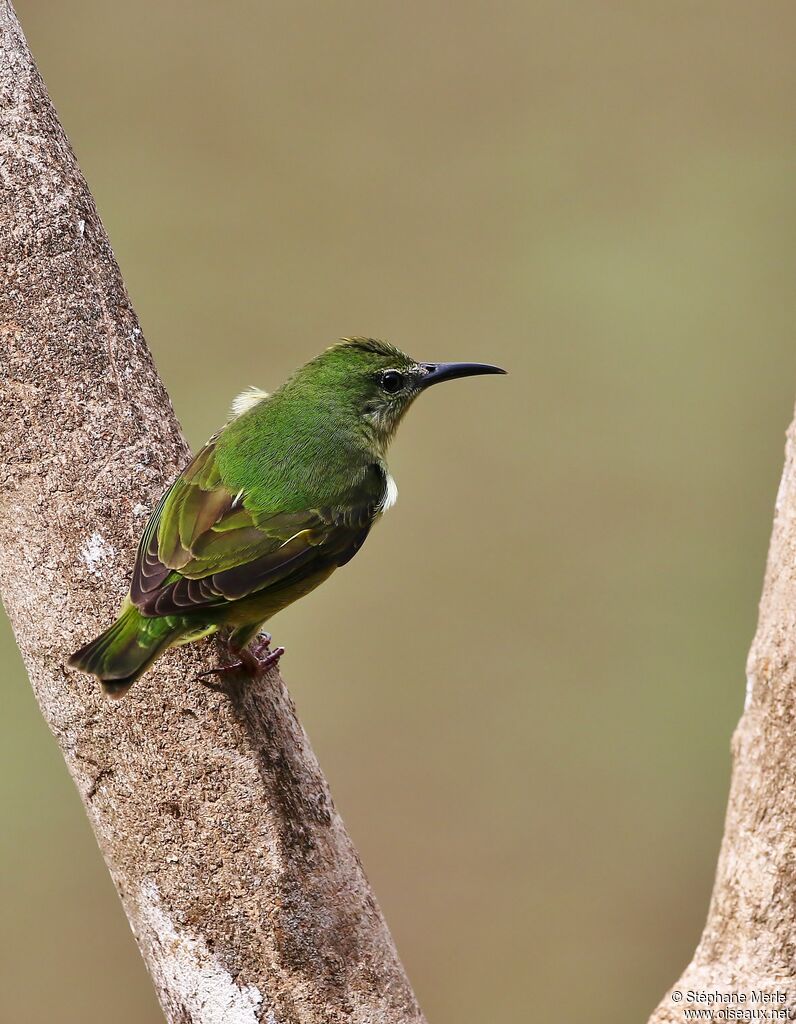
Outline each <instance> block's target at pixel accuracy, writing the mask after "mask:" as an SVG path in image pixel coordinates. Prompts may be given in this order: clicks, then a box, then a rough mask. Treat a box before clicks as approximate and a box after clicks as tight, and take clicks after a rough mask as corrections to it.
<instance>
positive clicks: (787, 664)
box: [651, 421, 796, 1024]
mask: <svg viewBox="0 0 796 1024" xmlns="http://www.w3.org/2000/svg"><path fill="white" fill-rule="evenodd" d="M732 753H733V773H732V784H731V787H730V797H729V805H728V808H727V817H726V821H725V830H724V839H723V842H722V847H721V853H720V855H719V863H718V868H717V872H716V881H715V884H714V889H713V896H712V899H711V902H710V909H709V911H708V920H707V924H706V926H705V930H704V932H703V933H702V938H701V940H700V943H699V946H698V947H697V950H696V953H695V954H694V958H693V960H692V961H691V963H690V964H689V965H688V967H686V969H685V971H684V973H683V975H682V977H681V978H680V979H679V981H677V983H676V984H675V985H674V986H673V987H672V988H671V989H670V990H669V991H668V992H667V993H666V995H665V996H664V998H663V1000H662V1002H661V1004H660V1005H659V1006H658V1008H657V1009H656V1011H655V1012H654V1013H653V1015H652V1017H651V1022H652V1024H668V1022H672V1024H674V1022H677V1024H682V1021H683V1020H684V1019H686V1018H685V1014H684V1011H687V1010H688V1009H691V1010H693V1009H694V1008H695V1004H694V1002H690V1001H689V992H692V993H697V994H699V993H701V992H707V993H710V992H715V991H716V990H719V991H720V992H723V993H725V994H727V996H728V1001H729V999H734V1000H735V999H736V996H734V995H733V993H735V994H742V995H743V996H745V997H746V998H745V1000H737V1002H734V1003H733V1004H732V1005H733V1008H734V1009H736V1010H738V1009H740V1010H741V1011H742V1010H749V1009H755V1008H756V1009H758V1010H760V1009H765V1008H766V1007H763V1006H761V1005H759V1003H760V1000H759V999H754V1000H753V998H752V992H753V991H755V990H756V991H758V992H759V991H764V992H767V993H768V994H769V995H772V994H774V993H778V995H777V996H775V1000H776V1001H775V1002H773V1003H770V1004H768V1009H769V1010H772V1011H776V1012H778V1013H782V1012H789V1013H790V1014H792V1016H778V1017H774V1018H772V1019H778V1020H786V1019H787V1020H792V1019H796V991H795V990H796V985H795V984H794V982H796V421H795V422H794V423H793V424H791V427H790V429H789V431H788V440H787V446H786V454H785V468H784V471H783V474H782V482H781V484H780V487H779V493H778V495H777V502H776V514H775V518H774V530H773V534H772V538H771V546H770V549H769V554H768V566H767V569H766V577H765V582H764V585H763V596H762V599H761V602H760V613H759V620H758V627H757V633H756V635H755V638H754V641H753V643H752V648H751V651H750V653H749V660H748V663H747V690H746V705H745V708H744V713H743V716H742V717H741V720H740V722H739V723H738V727H737V729H736V731H735V735H734V736H733V741H732ZM686 839H687V832H684V841H685V840H686ZM789 989H790V991H788V990H789ZM786 993H787V995H786ZM783 997H784V998H783ZM740 1003H743V1005H740V1006H739V1004H740ZM756 1004H757V1005H756ZM717 1019H718V1018H717ZM738 1019H742V1018H738ZM747 1019H748V1018H747Z"/></svg>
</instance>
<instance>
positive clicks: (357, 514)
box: [69, 338, 505, 697]
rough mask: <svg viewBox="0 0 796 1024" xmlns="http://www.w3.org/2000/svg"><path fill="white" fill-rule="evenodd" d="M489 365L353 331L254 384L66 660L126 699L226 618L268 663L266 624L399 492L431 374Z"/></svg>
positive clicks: (241, 655) (245, 664)
mask: <svg viewBox="0 0 796 1024" xmlns="http://www.w3.org/2000/svg"><path fill="white" fill-rule="evenodd" d="M483 373H505V370H502V369H500V367H498V366H489V365H487V364H484V363H419V362H417V361H416V360H414V359H411V358H410V357H409V356H408V355H405V354H404V353H403V352H401V351H400V350H399V349H397V348H394V347H393V346H392V345H389V344H387V343H385V342H383V341H377V340H374V339H372V338H346V339H344V340H343V341H341V342H340V343H338V344H336V345H333V346H332V347H331V348H329V349H327V350H326V351H325V352H322V353H321V355H319V356H317V357H316V358H315V359H313V360H312V361H311V362H309V363H307V364H306V366H303V367H302V368H301V369H299V370H297V371H296V373H294V374H293V376H292V377H290V378H289V380H288V381H287V382H286V383H285V384H283V385H282V387H281V388H279V390H278V391H276V392H274V394H272V395H267V394H266V393H265V392H263V391H259V390H257V389H251V390H250V391H249V392H244V394H243V395H241V396H240V397H239V398H238V399H237V400H236V402H235V404H234V405H233V407H232V419H231V420H230V421H229V422H228V423H227V424H226V425H225V426H224V427H223V428H222V429H221V430H220V431H219V432H218V433H217V434H215V435H214V436H213V437H212V438H211V439H210V441H208V443H207V444H206V445H205V446H204V448H202V450H201V451H200V452H199V454H198V455H197V456H196V457H195V458H194V460H193V461H192V462H191V463H190V465H189V466H188V467H187V468H186V469H185V470H184V471H183V472H182V473H181V474H180V475H179V476H178V477H177V479H176V480H175V481H174V483H173V484H172V485H171V487H169V489H168V490H167V491H166V493H165V494H164V495H163V497H162V498H161V499H160V501H159V502H158V504H157V507H156V508H155V510H154V512H153V513H152V516H151V517H150V519H149V522H148V523H147V526H146V529H145V530H144V533H143V536H142V537H141V541H140V543H139V546H138V553H137V555H136V560H135V566H134V568H133V578H132V583H131V585H130V590H129V593H128V595H127V597H126V598H125V600H124V602H123V604H122V607H121V610H120V613H119V617H118V618H117V620H116V622H115V623H114V624H113V625H112V626H111V627H110V628H109V629H107V630H106V631H105V632H104V633H102V634H101V635H100V636H99V637H97V639H96V640H93V641H92V642H91V643H89V644H87V645H86V646H85V647H81V649H80V650H79V651H77V652H76V653H75V654H73V655H72V657H71V658H70V659H69V665H70V666H72V667H73V668H77V669H80V670H81V671H83V672H88V673H91V674H93V675H95V676H97V677H98V678H99V680H100V682H101V683H102V687H103V689H104V691H105V693H106V694H108V695H109V696H111V697H120V696H122V695H123V694H124V693H125V692H126V691H127V690H128V689H129V687H130V686H131V684H132V683H134V682H135V680H136V679H137V678H138V677H139V676H140V675H142V673H143V672H145V671H146V670H147V669H148V668H149V667H150V665H152V663H153V662H154V661H155V660H156V659H157V658H158V657H159V656H160V655H161V654H163V652H164V651H165V650H167V648H169V647H173V646H175V645H177V644H184V643H190V642H191V641H194V640H198V639H200V638H201V637H204V636H208V635H209V634H211V633H214V632H216V630H218V629H221V628H223V627H227V628H228V629H229V630H230V631H231V632H230V634H229V646H230V649H231V651H232V652H233V654H234V655H235V657H237V658H238V659H239V662H238V663H236V665H234V666H232V668H233V669H234V670H236V671H240V670H241V669H244V670H245V671H247V672H249V673H255V672H257V671H261V670H262V669H264V668H265V667H266V666H267V665H269V664H272V663H273V662H274V660H276V659H277V658H278V657H279V656H280V655H281V654H282V653H283V651H282V649H281V648H279V649H278V650H276V651H271V652H269V653H268V654H267V655H266V656H265V657H264V658H261V657H259V656H258V650H259V653H262V650H261V647H260V645H259V643H255V641H256V638H257V637H258V634H259V633H260V630H261V629H262V627H263V625H264V624H265V623H266V622H267V621H268V620H269V619H270V618H271V616H273V615H275V614H276V613H277V612H278V611H281V609H282V608H285V607H286V606H287V605H289V604H291V603H292V602H293V601H295V600H297V599H298V598H300V597H304V595H305V594H309V593H310V591H311V590H314V589H315V588H316V587H317V586H318V585H319V584H320V583H323V581H324V580H325V579H327V578H328V577H329V576H331V574H332V573H333V572H334V570H335V569H337V568H338V567H339V566H341V565H345V563H346V562H348V561H349V560H350V559H351V558H353V556H354V555H355V554H356V553H357V551H359V549H360V548H361V547H362V545H363V544H364V543H365V539H366V537H367V536H368V533H369V532H370V530H371V527H372V526H373V524H374V523H375V522H376V520H377V519H378V518H379V517H380V516H381V515H382V514H383V513H384V512H385V511H386V510H387V509H388V508H389V507H390V506H391V505H392V504H393V503H394V502H395V499H396V496H397V488H396V486H395V482H394V480H393V478H392V477H391V476H390V473H389V471H388V469H387V463H386V453H387V448H388V446H389V443H390V441H391V440H392V437H393V435H394V433H395V430H396V427H397V426H398V424H399V423H400V421H401V418H402V417H403V415H404V413H405V412H406V410H407V409H408V408H409V406H410V405H411V404H412V402H413V401H414V399H415V398H416V397H417V396H418V395H419V394H420V393H421V392H422V391H425V389H426V388H428V387H429V386H430V385H432V384H437V383H438V382H440V381H445V380H453V379H454V378H456V377H469V376H473V375H475V374H483ZM252 645H253V646H254V648H255V650H252ZM266 647H267V641H266ZM219 671H220V670H219Z"/></svg>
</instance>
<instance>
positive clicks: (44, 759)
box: [0, 0, 796, 1024]
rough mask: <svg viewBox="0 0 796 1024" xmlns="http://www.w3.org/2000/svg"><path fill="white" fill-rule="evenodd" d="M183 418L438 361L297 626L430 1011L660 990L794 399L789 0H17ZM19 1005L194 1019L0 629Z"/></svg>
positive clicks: (294, 642)
mask: <svg viewBox="0 0 796 1024" xmlns="http://www.w3.org/2000/svg"><path fill="white" fill-rule="evenodd" d="M17 7H18V11H19V14H20V17H21V19H22V21H23V26H24V28H25V30H26V32H27V34H28V38H29V41H30V43H31V46H32V49H33V51H34V54H35V56H36V57H37V59H38V61H39V65H40V68H41V71H42V73H43V75H44V77H45V79H46V81H47V83H48V86H49V89H50V92H51V94H52V96H53V98H54V101H55V104H56V106H57V108H58V110H59V112H60V114H61V117H62V120H63V122H64V124H65V127H66V129H67V132H68V134H69V136H70V138H71V140H72V143H73V145H74V147H75V150H76V151H77V154H78V157H79V159H80V162H81V164H82V167H83V170H84V172H85V174H86V177H87V178H88V180H89V183H90V185H91V187H92V189H93V191H94V194H95V196H96V198H97V204H98V206H99V209H100V213H101V215H102V217H103V219H104V221H105V224H106V226H107V228H108V231H109V233H110V236H111V240H112V242H113V244H114V247H115V250H116V253H117V256H118V258H119V262H120V264H121V266H122V270H123V272H124V275H125V278H126V281H127V285H128V288H129V290H130V293H131V295H132V297H133V301H134V303H135V306H136V308H137V311H138V314H139V316H140V318H141V322H142V325H143V327H144V331H145V334H146V336H147V339H148V342H149V345H150V347H151V349H152V351H153V353H154V356H155V359H156V362H157V364H158V366H159V368H160V371H161V373H162V375H163V377H164V379H165V381H166V384H167V386H168V388H169V390H170V392H171V395H172V397H173V401H174V405H175V407H176V409H177V413H178V415H179V417H180V419H181V421H182V423H183V425H184V428H185V431H186V433H187V436H188V437H189V439H190V441H191V443H192V444H194V445H198V444H200V443H201V442H202V441H203V440H204V439H205V438H206V437H207V436H208V435H209V434H210V433H211V432H212V431H213V430H214V429H215V428H216V427H217V426H218V425H219V424H220V423H221V422H222V421H223V420H224V418H225V415H226V410H227V408H228V405H229V402H230V400H231V398H232V397H233V396H234V395H235V394H236V393H237V392H238V391H240V390H241V389H242V388H243V387H244V386H245V385H248V384H258V385H260V386H262V387H265V388H267V389H269V388H271V387H273V386H274V385H276V384H278V383H279V382H281V381H282V379H283V378H284V377H285V376H286V375H287V374H288V373H289V372H290V371H291V370H292V369H293V368H294V367H295V366H297V365H298V364H300V363H302V362H304V361H305V360H306V359H308V358H309V357H311V356H313V355H314V354H316V353H317V352H318V351H319V350H320V349H321V348H323V347H324V346H325V345H327V344H329V343H330V342H331V341H333V340H334V339H335V338H337V337H339V336H341V335H345V334H355V333H356V334H372V335H376V336H383V337H386V338H388V339H390V340H392V341H394V342H395V343H397V344H398V345H400V346H402V347H405V348H406V349H407V350H408V351H409V352H411V353H412V354H413V355H415V356H417V357H418V358H422V359H476V360H484V361H488V362H495V363H500V364H502V365H504V366H506V367H508V368H509V369H510V371H511V375H510V376H509V377H507V378H501V379H498V378H484V379H477V380H472V381H460V382H457V383H455V384H451V385H446V386H445V388H444V389H443V388H441V389H439V390H435V391H434V392H432V393H430V394H429V395H428V396H427V397H425V398H423V399H422V401H420V402H418V404H417V406H416V407H415V408H414V410H413V411H412V413H411V415H410V416H409V417H408V419H407V421H406V423H405V425H404V426H403V428H402V430H401V432H400V434H399V436H398V439H397V442H396V444H395V446H394V451H393V458H392V470H393V473H394V475H395V477H396V479H397V481H398V484H399V488H400V498H399V501H398V505H397V507H396V508H395V509H394V510H393V511H391V512H390V513H389V515H388V516H387V517H386V521H385V522H384V523H383V525H382V526H380V527H379V528H378V530H377V531H376V532H375V534H374V535H373V537H372V538H371V540H370V541H369V542H368V545H367V547H366V548H365V550H364V552H363V553H362V554H361V555H360V557H359V558H357V559H356V560H355V561H354V562H353V563H352V564H351V565H350V566H349V567H347V568H346V570H345V571H344V572H342V573H340V574H339V575H337V576H336V577H335V579H334V580H333V581H332V582H331V583H330V584H328V585H327V586H326V587H324V588H321V590H320V591H318V592H317V593H316V594H315V595H313V596H312V597H311V598H310V599H309V600H307V601H304V602H300V603H299V604H297V605H296V606H294V607H293V608H292V609H290V610H288V611H287V612H284V613H283V614H282V615H281V616H280V617H279V618H278V619H277V620H275V622H274V623H273V632H274V635H275V639H276V640H277V641H278V642H279V643H281V644H285V645H286V647H287V649H288V653H287V656H286V658H285V659H284V661H283V673H284V675H285V677H286V679H287V681H288V683H289V685H290V687H291V690H292V693H293V695H294V697H295V699H296V702H297V704H298V707H299V710H300V713H301V715H302V718H303V721H304V723H305V725H306V727H307V729H308V731H309V733H310V736H311V737H312V740H313V742H314V745H315V748H316V750H317V752H318V754H319V757H320V760H321V763H322V765H323V766H324V768H325V770H326V773H327V775H328V777H329V780H330V783H331V786H332V789H333V792H334V794H335V797H336V801H337V804H338V806H339V808H340V810H341V811H342V814H343V816H344V818H345V820H346V822H347V824H348V826H349V828H350V830H351V833H352V835H353V837H354V840H355V842H356V843H357V845H358V847H359V850H360V852H361V855H362V858H363V861H364V863H365V866H366V869H367V871H368V874H369V876H370V878H371V881H372V882H373V885H374V887H375V890H376V893H377V895H378V897H379V899H380V901H381V903H382V905H383V908H384V911H385V913H386V916H387V919H388V921H389V923H390V925H391V927H392V929H393V932H394V935H395V937H396V940H397V942H398V946H399V949H400V951H401V953H402V955H403V958H404V961H405V963H406V966H407V969H408V971H409V974H410V976H411V978H412V980H413V982H414V985H415V988H416V990H417V993H418V996H419V998H420V1001H421V1003H422V1005H423V1006H424V1008H425V1010H426V1012H427V1014H428V1016H429V1019H430V1021H432V1022H433V1024H459V1022H463V1021H470V1020H480V1019H489V1020H501V1019H517V1018H518V1017H519V1016H524V1015H525V1013H527V1012H528V1011H527V1009H526V1008H527V1007H528V1006H529V1004H532V1005H538V1006H546V1005H560V1004H566V1005H571V1006H572V1007H576V1008H577V1007H582V1006H584V1005H588V1007H589V1018H590V1020H592V1021H594V1022H596V1024H602V1022H605V1024H609V1022H610V1024H616V1022H617V1021H618V1022H622V1024H625V1022H627V1024H630V1022H636V1021H639V1020H643V1019H644V1018H645V1017H646V1015H647V1013H648V1012H649V1011H650V1010H651V1009H652V1007H653V1005H654V1004H655V1003H656V1002H657V1000H658V999H659V997H660V996H661V994H662V993H663V991H664V990H665V989H666V987H667V986H668V985H669V984H670V983H671V982H672V981H673V980H674V979H675V977H676V976H677V974H678V972H679V971H680V970H681V968H682V967H683V966H684V964H685V963H686V962H687V960H688V959H689V958H690V956H691V953H692V951H693V948H694V946H695V944H696V942H697V940H698V938H699V934H700V929H701V926H702V923H703V921H704V917H705V912H706V909H707V903H708V898H709V895H710V888H711V882H712V876H713V871H714V866H715V861H716V855H717V852H718V845H719V840H720V836H721V828H722V818H723V814H724V807H725V801H726V794H727V786H728V780H729V769H730V759H729V740H730V735H731V733H732V730H733V727H734V725H735V723H736V721H737V719H738V717H739V714H740V712H741V708H742V704H743V693H744V660H745V656H746V651H747V648H748V646H749V643H750V641H751V638H752V634H753V631H754V627H755V615H756V604H757V599H758V595H759V592H760V586H761V581H762V573H763V567H764V560H765V554H766V547H767V542H768V536H769V531H770V526H771V517H772V511H773V501H774V495H775V493H776V488H777V483H778V478H779V472H780V468H781V464H782V452H783V440H784V431H785V428H786V426H787V423H788V421H789V418H790V415H791V410H792V406H793V399H794V393H795V392H796V386H795V385H796V372H794V371H796V349H795V348H794V344H793V320H794V313H796V309H794V293H793V274H794V260H795V259H796V201H795V200H794V188H793V182H794V156H795V155H796V140H795V139H794V131H793V97H794V94H795V90H796V63H794V61H793V31H794V29H796V10H795V9H794V7H793V4H792V3H791V2H786V0H782V2H766V3H763V4H755V5H750V4H748V3H746V2H741V0H721V2H718V0H708V2H704V3H700V4H693V3H684V2H676V0H660V2H655V3H652V2H646V0H644V2H642V0H625V2H616V3H611V4H596V3H587V2H575V3H568V4H561V3H558V2H556V0H548V2H539V0H526V2H522V3H520V2H516V3H501V4H490V3H470V2H460V3H456V4H453V3H444V4H442V3H438V4H434V3H432V4H429V3H417V2H404V3H401V4H386V3H371V2H365V0H359V2H346V0H341V2H337V3H334V4H331V3H318V2H315V3H306V2H301V0H298V2H297V0H291V2H289V3H287V2H279V3H254V2H243V0H230V2H228V3H226V4H224V5H219V4H217V3H210V2H207V0H193V2H192V3H190V4H189V3H187V2H181V3H179V2H175V0H167V2H164V0H138V2H137V3H136V4H134V5H130V4H122V3H119V2H115V3H109V2H108V0H73V2H62V3H58V4H52V3H44V2H42V0H18V3H17ZM0 658H1V659H2V667H3V676H4V686H3V704H4V710H3V714H2V719H0V799H1V800H2V806H3V808H4V820H3V827H2V829H1V830H0V879H1V881H0V886H2V891H0V901H2V906H3V914H2V922H0V946H2V949H1V950H0V1000H1V1001H2V1003H0V1017H2V1019H3V1020H7V1021H14V1022H22V1024H28V1022H34V1024H37V1022H39V1021H45V1020H58V1021H59V1022H60V1024H78V1022H79V1024H95V1022H96V1024H100V1022H103V1024H104V1022H105V1021H107V1020H113V1021H114V1022H115V1024H155V1022H157V1021H160V1020H161V1019H162V1018H161V1015H160V1011H159V1009H158V1007H157V1004H156V1002H155V999H154V996H153V994H152V991H151V989H150V985H149V981H148V978H147V975H146V972H145V970H144V967H143V965H142V963H141V961H140V959H139V957H138V954H137V951H136V949H135V946H134V943H133V940H132V937H131V935H130V933H129V930H128V927H127V924H126V920H125V918H124V916H123V914H122V911H121V908H120V906H119V904H118V901H117V898H116V895H115V893H114V891H113V888H112V886H111V883H110V881H109V878H108V876H107V874H106V871H105V868H104V865H103V863H102V860H101V858H100V856H99V854H98V852H97V849H96V847H95V844H94V840H93V837H92V835H91V832H90V830H89V827H88V825H87V822H86V820H85V818H84V815H83V812H82V808H81V805H80V802H79V800H78V797H77V794H76V792H75V791H74V790H73V787H72V784H71V782H70V780H69V778H68V776H67V773H66V771H65V768H64V766H63V763H62V761H61V758H60V754H59V752H58V749H57V747H56V745H55V744H54V742H53V741H52V740H51V738H50V735H49V733H48V732H47V730H46V728H45V726H44V724H43V722H42V720H41V718H40V716H39V713H38V710H37V708H36V706H35V703H34V701H33V698H32V696H31V692H30V689H29V687H28V684H27V681H26V679H25V676H24V674H23V671H22V666H21V662H20V659H19V656H18V654H17V652H16V648H15V647H14V644H13V640H12V637H11V635H10V632H9V629H8V626H7V624H6V623H5V621H3V622H2V623H0Z"/></svg>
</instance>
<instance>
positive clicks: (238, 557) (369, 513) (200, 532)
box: [130, 441, 386, 616]
mask: <svg viewBox="0 0 796 1024" xmlns="http://www.w3.org/2000/svg"><path fill="white" fill-rule="evenodd" d="M385 488H386V479H385V477H384V471H383V470H382V469H381V468H380V467H379V466H376V465H374V466H373V467H372V473H371V474H370V479H368V480H367V481H366V485H364V486H363V488H362V495H361V499H362V500H361V501H357V502H355V503H354V504H353V505H352V506H349V507H347V508H345V509H344V510H343V509H309V510H307V511H302V512H293V513H277V514H275V515H274V514H267V515H266V514H258V513H257V512H256V511H252V510H249V509H247V508H246V507H245V506H244V505H243V504H242V503H241V501H240V496H238V495H234V494H232V493H231V491H229V490H228V489H227V488H226V487H225V486H224V485H223V484H222V482H221V478H220V475H219V473H218V467H217V465H216V460H215V444H214V442H212V441H211V442H210V443H209V444H208V445H206V446H205V448H203V449H202V451H201V452H199V454H198V455H197V456H196V458H195V459H194V461H193V462H192V463H191V464H190V466H188V468H187V469H186V470H185V472H184V473H183V474H182V475H181V476H180V477H179V478H178V479H177V480H176V481H175V482H174V484H173V485H172V486H171V488H170V489H169V490H168V491H167V492H166V493H165V494H164V496H163V497H162V498H161V500H160V502H159V504H158V506H157V508H156V509H155V511H154V512H153V514H152V518H151V519H150V521H149V523H148V524H147V527H146V529H145V531H144V534H143V536H142V538H141V542H140V544H139V547H138V555H137V557H136V563H135V568H134V570H133V579H132V583H131V586H130V599H131V601H132V602H133V604H134V605H136V607H137V608H138V609H139V611H140V612H141V613H142V614H143V615H148V616H159V615H180V614H188V613H191V612H198V611H202V610H203V609H208V608H212V607H215V606H218V605H222V604H225V603H227V602H229V601H238V600H240V599H241V598H244V597H248V596H249V595H251V594H254V593H257V592H259V591H261V590H263V589H265V588H266V587H270V586H275V585H280V584H284V583H285V582H287V581H290V580H293V579H296V578H301V577H302V576H304V575H308V574H310V573H313V572H315V571H320V570H322V569H323V568H325V567H329V566H338V565H343V564H345V562H347V561H349V560H350V559H351V558H352V557H353V556H354V554H356V552H357V551H358V550H359V548H360V547H361V546H362V544H363V543H364V542H365V538H366V537H367V535H368V532H369V530H370V527H371V525H372V524H373V520H374V518H375V515H376V513H377V511H378V507H379V503H380V501H381V500H382V498H383V495H384V491H385Z"/></svg>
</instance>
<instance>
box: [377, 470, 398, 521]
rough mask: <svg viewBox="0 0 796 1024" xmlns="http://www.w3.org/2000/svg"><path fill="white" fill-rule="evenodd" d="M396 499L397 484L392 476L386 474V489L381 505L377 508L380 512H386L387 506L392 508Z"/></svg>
mask: <svg viewBox="0 0 796 1024" xmlns="http://www.w3.org/2000/svg"><path fill="white" fill-rule="evenodd" d="M397 500H398V484H397V483H396V482H395V480H394V479H393V477H392V476H391V475H390V474H389V473H388V474H387V489H386V490H385V492H384V497H383V498H382V501H381V505H380V506H379V509H380V511H381V512H386V511H387V509H388V508H392V507H393V505H394V504H395V503H396V501H397Z"/></svg>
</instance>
